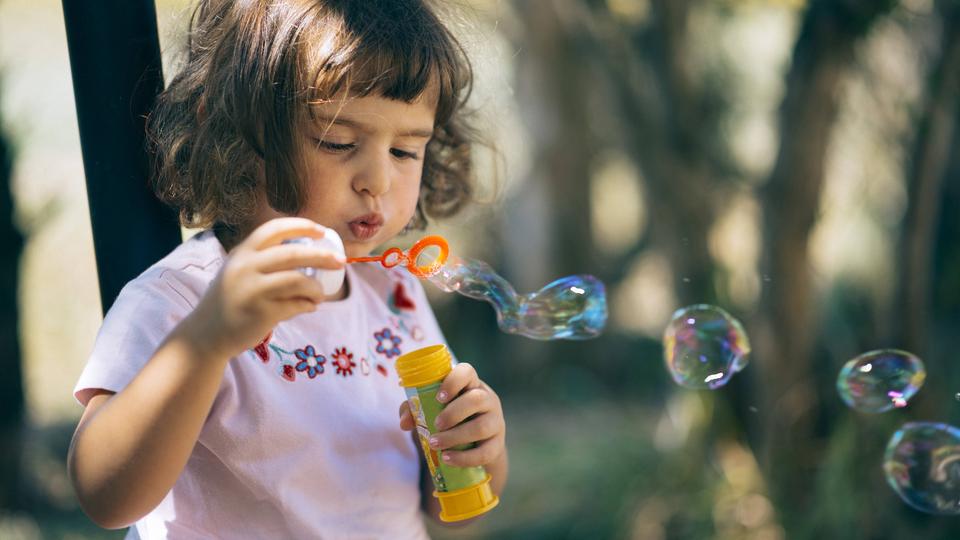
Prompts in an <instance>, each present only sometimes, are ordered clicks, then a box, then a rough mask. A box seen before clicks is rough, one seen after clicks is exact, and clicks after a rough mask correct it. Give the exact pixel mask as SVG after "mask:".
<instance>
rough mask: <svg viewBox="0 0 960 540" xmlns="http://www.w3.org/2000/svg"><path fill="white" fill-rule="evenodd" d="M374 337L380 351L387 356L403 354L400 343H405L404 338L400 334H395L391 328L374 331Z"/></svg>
mask: <svg viewBox="0 0 960 540" xmlns="http://www.w3.org/2000/svg"><path fill="white" fill-rule="evenodd" d="M373 337H374V339H376V340H377V352H378V353H380V354H382V355H385V356H386V357H387V358H393V357H394V356H400V355H401V354H402V353H401V351H400V344H401V343H403V339H402V338H401V337H400V336H396V335H394V334H393V332H391V331H390V329H389V328H384V329H383V330H381V331H379V332H374V333H373Z"/></svg>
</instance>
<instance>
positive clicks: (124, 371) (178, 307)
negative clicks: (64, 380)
mask: <svg viewBox="0 0 960 540" xmlns="http://www.w3.org/2000/svg"><path fill="white" fill-rule="evenodd" d="M192 310H193V306H192V305H191V301H189V300H188V299H187V297H185V295H184V293H183V292H182V291H181V290H178V287H176V286H175V285H174V282H172V280H170V279H169V278H168V276H165V275H164V273H163V272H162V271H153V270H152V271H148V272H147V273H145V274H143V275H141V276H140V277H138V278H137V279H135V280H134V281H131V282H130V283H128V284H127V285H126V286H125V287H124V288H123V289H122V290H121V291H120V294H119V295H118V296H117V299H116V300H115V301H114V303H113V306H112V307H111V308H110V309H109V311H107V314H106V316H105V317H104V320H103V326H101V327H100V331H99V333H98V334H97V338H96V340H95V341H94V345H93V352H92V353H91V354H90V358H89V359H88V360H87V365H86V367H84V369H83V372H82V373H81V374H80V379H79V380H78V381H77V385H76V387H75V388H74V390H73V395H74V397H75V398H76V399H77V401H79V402H80V404H81V405H83V406H86V405H87V402H88V401H90V398H91V397H93V396H94V394H96V393H97V391H98V390H107V391H110V392H119V391H121V390H123V389H124V388H126V386H127V385H128V384H130V381H132V380H133V379H134V377H136V376H137V374H138V373H140V370H142V369H143V367H144V366H145V365H146V363H147V361H149V360H150V358H151V357H152V356H153V353H154V352H156V350H157V348H158V347H159V346H160V343H161V342H162V341H163V340H164V339H165V338H166V337H167V335H168V334H169V333H170V331H171V330H173V328H174V327H175V326H176V325H177V324H178V323H179V322H180V321H181V320H183V318H184V317H186V316H187V314H189V313H190V312H191V311H192Z"/></svg>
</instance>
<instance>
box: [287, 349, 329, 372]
mask: <svg viewBox="0 0 960 540" xmlns="http://www.w3.org/2000/svg"><path fill="white" fill-rule="evenodd" d="M293 354H294V355H295V356H296V357H297V360H299V362H297V365H296V366H295V367H296V369H297V371H306V372H307V376H308V377H310V378H311V379H312V378H314V377H316V376H317V375H319V374H321V373H323V364H325V363H326V362H327V357H326V356H324V355H322V354H317V352H316V351H315V350H314V348H313V345H307V346H306V347H304V348H303V349H297V350H296V351H295V352H294V353H293Z"/></svg>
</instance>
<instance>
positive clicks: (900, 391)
mask: <svg viewBox="0 0 960 540" xmlns="http://www.w3.org/2000/svg"><path fill="white" fill-rule="evenodd" d="M926 376H927V374H926V371H925V370H924V368H923V362H921V361H920V359H919V358H917V357H916V356H914V355H912V354H910V353H908V352H906V351H900V350H896V349H881V350H878V351H870V352H867V353H863V354H861V355H860V356H857V357H856V358H854V359H853V360H850V361H849V362H847V363H846V364H844V366H843V369H841V370H840V374H839V375H838V376H837V391H838V392H839V393H840V397H841V398H843V401H844V402H846V404H847V405H849V406H850V407H851V408H853V409H856V410H858V411H861V412H867V413H882V412H885V411H889V410H890V409H893V408H894V407H897V408H899V407H905V406H906V405H907V402H908V401H909V400H910V398H912V397H913V396H914V394H916V393H917V390H919V389H920V387H921V386H923V380H924V379H925V378H926Z"/></svg>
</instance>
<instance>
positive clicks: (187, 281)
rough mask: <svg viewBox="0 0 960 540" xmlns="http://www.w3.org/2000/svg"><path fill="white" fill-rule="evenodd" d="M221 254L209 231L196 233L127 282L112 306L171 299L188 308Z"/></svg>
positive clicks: (204, 286) (215, 268) (207, 281)
mask: <svg viewBox="0 0 960 540" xmlns="http://www.w3.org/2000/svg"><path fill="white" fill-rule="evenodd" d="M225 258H226V253H225V252H224V251H223V247H222V246H221V245H220V242H219V241H218V240H217V238H216V236H214V235H213V232H212V231H203V232H201V233H198V234H197V235H195V236H194V237H192V238H190V239H188V240H187V241H185V242H183V243H182V244H180V245H179V246H177V247H176V248H175V249H174V250H173V251H171V252H170V253H169V254H167V255H166V256H165V257H164V258H162V259H160V260H159V261H157V262H156V263H154V264H153V265H152V266H150V267H149V268H147V269H146V270H145V271H144V272H143V273H141V274H140V275H139V276H137V277H136V278H134V279H133V280H131V281H130V282H129V283H127V285H126V286H124V288H123V289H122V290H121V291H120V295H119V296H118V297H117V302H116V304H115V306H117V305H125V304H131V303H133V304H143V303H148V304H167V305H169V304H171V303H172V304H180V305H183V306H184V307H188V308H192V307H194V306H195V305H196V303H197V301H199V299H200V297H202V296H203V293H204V292H205V291H206V289H207V287H208V286H209V284H210V282H211V281H213V278H214V277H216V274H217V272H218V271H219V270H220V267H221V266H223V261H224V259H225ZM112 309H113V308H111V310H112Z"/></svg>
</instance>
